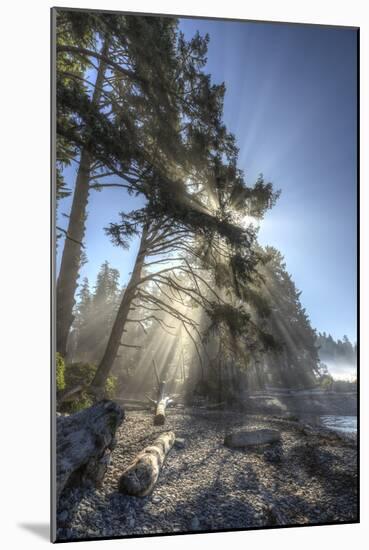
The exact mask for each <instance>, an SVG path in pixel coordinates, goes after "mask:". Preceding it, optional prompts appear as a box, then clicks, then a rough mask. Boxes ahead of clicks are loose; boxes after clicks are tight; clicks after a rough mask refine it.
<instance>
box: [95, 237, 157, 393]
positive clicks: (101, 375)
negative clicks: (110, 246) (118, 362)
mask: <svg viewBox="0 0 369 550" xmlns="http://www.w3.org/2000/svg"><path fill="white" fill-rule="evenodd" d="M147 234H148V229H147V227H144V228H143V230H142V237H141V244H140V248H139V251H138V254H137V257H136V262H135V265H134V268H133V272H132V275H131V278H130V281H129V283H128V285H127V288H126V290H125V292H124V295H123V297H122V301H121V303H120V306H119V309H118V312H117V316H116V318H115V321H114V324H113V328H112V330H111V333H110V337H109V340H108V343H107V345H106V348H105V353H104V355H103V358H102V359H101V361H100V364H99V366H98V367H97V370H96V373H95V377H94V379H93V381H92V383H91V389H92V390H94V389H95V390H96V389H100V390H102V389H103V388H104V386H105V383H106V380H107V378H108V376H109V373H110V371H111V369H112V367H113V364H114V360H115V358H116V356H117V354H118V350H119V347H120V342H121V338H122V335H123V331H124V327H125V324H126V322H127V318H128V314H129V311H130V308H131V304H132V300H133V299H134V297H135V295H136V291H137V284H138V283H139V282H140V279H141V272H142V267H143V264H144V262H145V255H146V245H147V242H146V239H147Z"/></svg>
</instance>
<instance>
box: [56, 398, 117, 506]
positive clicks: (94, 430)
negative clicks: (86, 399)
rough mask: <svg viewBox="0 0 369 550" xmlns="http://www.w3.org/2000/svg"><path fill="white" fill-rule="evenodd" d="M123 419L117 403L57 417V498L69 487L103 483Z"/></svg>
mask: <svg viewBox="0 0 369 550" xmlns="http://www.w3.org/2000/svg"><path fill="white" fill-rule="evenodd" d="M123 418H124V412H123V410H122V409H121V407H120V406H119V405H117V404H116V403H114V402H113V401H101V402H99V403H97V404H96V405H94V406H92V407H89V408H88V409H84V410H83V411H80V412H78V413H76V414H72V415H70V416H58V417H57V419H56V420H57V428H56V485H57V498H59V496H60V494H61V493H62V491H63V489H64V487H65V486H66V485H81V484H82V485H83V484H85V483H86V482H93V483H95V484H96V483H99V482H100V481H102V478H103V477H104V474H105V472H106V469H107V466H108V463H109V460H110V451H111V449H112V448H113V446H114V443H115V432H116V429H117V428H118V426H120V424H121V423H122V421H123Z"/></svg>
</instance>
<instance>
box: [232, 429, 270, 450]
mask: <svg viewBox="0 0 369 550" xmlns="http://www.w3.org/2000/svg"><path fill="white" fill-rule="evenodd" d="M280 439H281V434H280V432H279V431H278V430H271V429H270V430H269V429H261V430H243V431H239V432H234V433H230V434H228V435H226V436H225V438H224V445H226V447H231V448H243V447H250V446H255V445H265V444H267V443H277V442H278V441H280Z"/></svg>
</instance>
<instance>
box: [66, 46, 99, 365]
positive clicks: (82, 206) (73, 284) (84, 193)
mask: <svg viewBox="0 0 369 550" xmlns="http://www.w3.org/2000/svg"><path fill="white" fill-rule="evenodd" d="M108 50H109V43H108V40H105V42H104V45H103V49H102V54H104V55H105V56H106V55H107V54H108ZM105 71H106V63H105V62H103V61H101V62H100V64H99V68H98V72H97V76H96V82H95V88H94V93H93V96H92V100H91V101H92V103H93V104H94V105H98V103H99V102H100V98H101V94H102V85H103V80H104V76H105ZM92 161H93V159H92V157H91V155H90V153H89V151H88V144H86V146H85V147H84V148H83V149H82V151H81V157H80V163H79V168H78V173H77V178H76V184H75V189H74V194H73V202H72V208H71V212H70V216H69V223H68V229H67V237H66V239H65V243H64V249H63V255H62V259H61V264H60V270H59V276H58V282H57V289H56V319H57V329H56V350H57V351H58V352H59V353H60V354H61V355H62V356H63V357H65V356H66V353H67V343H68V335H69V332H70V329H71V326H72V323H73V320H74V316H73V307H74V304H75V299H74V295H75V292H76V289H77V281H78V273H79V269H80V266H81V255H82V246H83V245H82V241H83V238H84V234H85V220H86V215H87V204H88V196H89V190H90V187H89V186H90V176H91V165H92Z"/></svg>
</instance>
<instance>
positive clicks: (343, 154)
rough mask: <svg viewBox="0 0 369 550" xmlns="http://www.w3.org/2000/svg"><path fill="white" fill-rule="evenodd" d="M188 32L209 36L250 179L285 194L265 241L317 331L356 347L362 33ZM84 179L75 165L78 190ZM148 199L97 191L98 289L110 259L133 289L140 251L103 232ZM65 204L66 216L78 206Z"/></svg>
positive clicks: (212, 28) (94, 253) (91, 244)
mask: <svg viewBox="0 0 369 550" xmlns="http://www.w3.org/2000/svg"><path fill="white" fill-rule="evenodd" d="M180 27H181V29H182V30H183V31H184V33H185V35H186V37H187V38H189V37H190V36H191V35H193V34H194V32H195V31H196V30H199V31H200V33H201V34H204V33H209V36H210V43H209V51H208V63H207V66H206V70H207V71H208V72H209V73H210V74H211V75H212V80H213V81H214V82H216V83H219V82H223V81H224V82H225V83H226V88H227V91H226V97H225V106H224V121H225V123H226V125H227V127H228V128H229V129H230V130H231V131H232V132H233V133H234V134H235V136H236V138H237V143H238V146H239V148H240V155H239V166H240V168H242V169H243V170H244V171H245V174H246V180H247V181H248V182H249V183H250V184H251V183H254V182H255V180H256V178H257V176H258V174H259V173H261V172H262V173H263V174H264V177H265V179H267V180H268V181H271V182H273V183H274V185H275V187H276V188H277V189H281V191H282V193H281V197H280V199H279V201H278V203H277V205H276V206H275V207H274V209H273V210H272V211H270V212H269V213H268V214H267V216H266V219H265V221H264V222H263V223H262V225H261V228H260V234H259V237H260V238H259V240H260V242H261V244H263V245H266V244H269V245H273V246H275V247H276V248H278V249H279V250H280V251H281V252H282V253H283V254H284V256H285V258H286V263H287V268H288V271H289V272H290V273H291V274H292V276H293V279H294V281H295V283H296V285H297V287H298V288H299V289H300V290H301V291H302V295H301V300H302V303H303V305H304V306H305V307H306V309H307V312H308V314H309V316H310V319H311V321H312V325H313V326H314V327H315V328H316V329H317V330H319V331H326V332H330V333H331V334H332V335H333V336H334V337H335V338H341V337H342V336H343V334H347V335H348V336H349V338H350V339H351V340H356V168H357V167H356V133H357V130H356V32H355V31H354V30H351V29H342V28H341V29H337V28H336V29H334V28H327V27H313V26H302V25H298V26H297V25H283V24H264V23H248V22H245V23H240V22H231V21H229V22H226V21H211V20H201V19H197V20H196V19H182V20H181V22H180ZM74 176H75V167H72V168H70V169H68V170H67V173H66V177H67V181H68V183H70V186H72V184H73V181H74ZM138 201H139V199H137V198H136V199H135V198H131V197H130V198H128V197H127V195H126V194H125V193H124V192H122V190H119V189H105V190H104V191H102V192H101V193H97V192H93V193H92V195H91V199H90V202H89V209H88V210H89V216H88V219H87V231H86V253H87V257H88V260H89V262H88V264H86V265H85V266H84V267H83V269H82V276H88V277H89V279H90V282H91V283H93V282H94V280H95V278H96V273H97V270H98V268H99V266H100V265H101V263H102V262H103V261H104V260H108V261H109V263H111V265H112V266H113V267H116V268H118V269H119V270H120V272H121V280H122V282H125V281H126V280H127V277H128V274H129V271H130V270H131V268H132V265H133V259H134V255H135V253H136V250H137V243H136V242H134V241H133V242H132V246H131V249H130V250H129V251H128V252H127V251H123V250H121V249H118V248H116V247H114V246H113V245H111V244H110V242H109V240H108V238H107V237H106V236H105V234H104V232H103V228H104V227H106V226H107V225H108V224H109V222H111V221H115V220H117V214H118V212H119V211H121V210H124V209H126V210H131V209H132V208H134V206H135V203H136V204H138ZM60 206H61V208H60V212H65V213H68V210H69V206H70V199H65V200H64V201H62V202H61V205H60ZM58 223H59V224H63V226H64V227H65V225H66V220H65V219H63V218H62V217H61V218H60V220H59V222H58Z"/></svg>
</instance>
